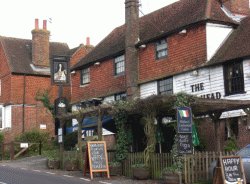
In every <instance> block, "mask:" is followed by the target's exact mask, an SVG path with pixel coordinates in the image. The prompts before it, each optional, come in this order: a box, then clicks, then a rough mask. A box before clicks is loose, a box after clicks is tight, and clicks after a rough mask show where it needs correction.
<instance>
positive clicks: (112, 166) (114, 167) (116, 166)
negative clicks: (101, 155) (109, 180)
mask: <svg viewBox="0 0 250 184" xmlns="http://www.w3.org/2000/svg"><path fill="white" fill-rule="evenodd" d="M109 174H110V175H111V176H122V164H121V162H116V161H113V162H109Z"/></svg>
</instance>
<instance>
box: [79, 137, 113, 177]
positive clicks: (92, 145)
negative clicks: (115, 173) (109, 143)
mask: <svg viewBox="0 0 250 184" xmlns="http://www.w3.org/2000/svg"><path fill="white" fill-rule="evenodd" d="M87 169H89V170H90V177H91V179H93V172H107V178H110V175H109V167H108V156H107V150H106V142H105V141H92V142H87V149H86V156H85V167H84V175H86V170H87Z"/></svg>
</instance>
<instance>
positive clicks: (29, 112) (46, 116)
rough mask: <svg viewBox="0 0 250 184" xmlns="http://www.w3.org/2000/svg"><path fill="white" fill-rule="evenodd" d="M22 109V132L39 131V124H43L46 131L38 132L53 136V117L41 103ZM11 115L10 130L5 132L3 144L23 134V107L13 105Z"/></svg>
mask: <svg viewBox="0 0 250 184" xmlns="http://www.w3.org/2000/svg"><path fill="white" fill-rule="evenodd" d="M24 109H25V113H24V131H29V130H32V129H34V128H38V129H40V124H45V125H46V129H40V130H41V131H43V132H44V131H49V132H50V133H51V134H50V135H51V137H52V136H55V132H54V128H55V125H54V120H53V116H52V114H51V113H50V112H49V110H48V109H47V108H45V107H44V106H43V104H42V103H41V102H38V104H37V106H25V107H24ZM11 114H12V118H11V129H9V130H8V131H5V139H4V141H5V142H10V141H11V140H12V139H13V138H15V137H16V136H19V135H21V133H22V132H23V106H22V105H13V106H12V111H11Z"/></svg>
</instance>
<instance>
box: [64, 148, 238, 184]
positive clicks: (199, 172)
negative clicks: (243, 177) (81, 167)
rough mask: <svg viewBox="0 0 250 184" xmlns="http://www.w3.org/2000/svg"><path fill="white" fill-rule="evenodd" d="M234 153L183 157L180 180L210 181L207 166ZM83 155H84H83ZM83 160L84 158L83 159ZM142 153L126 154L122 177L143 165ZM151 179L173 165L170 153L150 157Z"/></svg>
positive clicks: (66, 154)
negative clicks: (133, 167) (137, 165)
mask: <svg viewBox="0 0 250 184" xmlns="http://www.w3.org/2000/svg"><path fill="white" fill-rule="evenodd" d="M233 153H234V152H195V153H194V154H191V155H184V156H183V159H184V164H183V172H182V179H183V181H184V183H195V182H202V181H206V180H209V179H212V178H211V176H209V173H208V167H209V164H210V163H212V162H213V161H214V160H217V158H218V157H219V156H225V155H232V154H233ZM83 155H85V154H83ZM64 157H74V158H76V157H77V152H75V151H67V152H66V151H65V152H64ZM83 158H84V157H83ZM144 158H145V157H144V153H143V152H139V153H128V154H127V158H126V160H125V162H124V164H123V175H124V176H127V177H132V165H135V164H141V163H145V160H144ZM115 160H116V154H115V152H108V161H109V162H111V161H115ZM149 162H150V165H151V171H152V172H151V174H152V179H163V177H162V171H163V170H164V169H165V168H166V167H171V166H172V165H173V157H172V155H171V153H154V154H152V155H150V160H149Z"/></svg>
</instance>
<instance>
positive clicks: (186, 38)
mask: <svg viewBox="0 0 250 184" xmlns="http://www.w3.org/2000/svg"><path fill="white" fill-rule="evenodd" d="M167 42H168V57H167V58H165V59H161V60H155V48H154V43H150V44H148V45H147V47H146V48H145V49H140V52H139V53H140V54H139V58H140V59H139V80H140V81H141V82H143V81H147V80H151V79H153V78H159V77H164V76H167V75H173V74H175V73H178V72H180V71H184V70H186V69H190V68H192V67H194V66H197V65H199V64H201V63H204V62H205V61H206V57H207V56H206V28H205V25H203V26H199V27H196V28H193V29H190V30H187V33H186V34H175V35H172V36H170V37H168V38H167Z"/></svg>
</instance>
